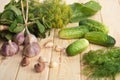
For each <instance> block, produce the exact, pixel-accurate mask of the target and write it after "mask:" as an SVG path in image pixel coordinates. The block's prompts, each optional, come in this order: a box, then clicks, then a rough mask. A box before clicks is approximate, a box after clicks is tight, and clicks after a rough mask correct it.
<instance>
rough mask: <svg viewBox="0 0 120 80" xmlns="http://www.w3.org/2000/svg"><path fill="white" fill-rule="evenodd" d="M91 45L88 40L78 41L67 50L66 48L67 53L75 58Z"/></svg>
mask: <svg viewBox="0 0 120 80" xmlns="http://www.w3.org/2000/svg"><path fill="white" fill-rule="evenodd" d="M88 45H89V42H88V40H86V39H80V40H77V41H75V42H73V43H71V44H70V45H69V46H68V47H67V48H66V53H67V55H68V56H75V55H77V54H79V53H81V52H82V51H84V50H85V49H86V48H87V47H88Z"/></svg>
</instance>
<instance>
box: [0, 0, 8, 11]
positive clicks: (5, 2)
mask: <svg viewBox="0 0 120 80" xmlns="http://www.w3.org/2000/svg"><path fill="white" fill-rule="evenodd" d="M9 2H10V0H0V3H2V4H0V12H2V11H3V10H4V6H5V5H6V4H8V3H9Z"/></svg>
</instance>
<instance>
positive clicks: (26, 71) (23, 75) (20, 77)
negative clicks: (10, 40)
mask: <svg viewBox="0 0 120 80" xmlns="http://www.w3.org/2000/svg"><path fill="white" fill-rule="evenodd" d="M53 36H54V30H52V31H51V35H50V36H49V37H47V38H45V39H42V40H41V41H40V43H39V44H40V46H41V52H40V54H39V56H42V57H44V58H46V61H47V62H48V63H49V62H50V58H51V52H52V48H45V47H44V44H45V43H46V42H48V41H50V40H53ZM39 56H36V57H33V58H31V59H30V65H28V66H26V67H20V69H19V72H18V74H17V78H16V80H48V73H49V66H48V64H46V68H45V70H44V71H43V72H42V73H36V72H35V70H34V65H35V64H36V63H38V58H39Z"/></svg>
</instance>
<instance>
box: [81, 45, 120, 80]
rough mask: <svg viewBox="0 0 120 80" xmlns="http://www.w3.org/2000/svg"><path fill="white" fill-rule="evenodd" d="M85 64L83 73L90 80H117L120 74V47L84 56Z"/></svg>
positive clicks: (100, 50)
mask: <svg viewBox="0 0 120 80" xmlns="http://www.w3.org/2000/svg"><path fill="white" fill-rule="evenodd" d="M83 62H84V63H85V64H86V65H85V67H84V69H83V73H84V74H85V75H88V79H90V80H99V79H101V78H104V79H106V78H111V79H112V80H115V76H116V74H118V73H120V47H112V48H108V49H99V50H96V51H93V50H91V51H89V52H88V53H86V54H84V56H83Z"/></svg>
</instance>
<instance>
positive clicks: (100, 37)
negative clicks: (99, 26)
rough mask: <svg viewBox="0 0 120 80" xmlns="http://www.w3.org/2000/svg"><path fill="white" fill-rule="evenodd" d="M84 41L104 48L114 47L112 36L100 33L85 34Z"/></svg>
mask: <svg viewBox="0 0 120 80" xmlns="http://www.w3.org/2000/svg"><path fill="white" fill-rule="evenodd" d="M85 39H87V40H88V41H89V42H91V43H94V44H98V45H102V46H105V47H111V46H114V45H115V43H116V41H115V39H114V38H113V37H112V36H109V35H107V34H104V33H102V32H88V33H87V34H85Z"/></svg>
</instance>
